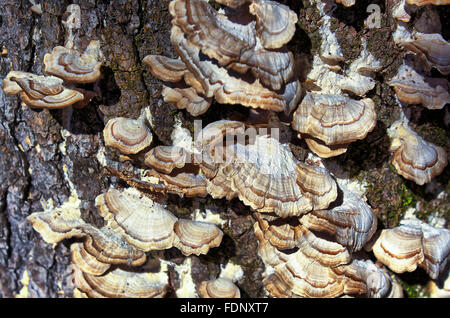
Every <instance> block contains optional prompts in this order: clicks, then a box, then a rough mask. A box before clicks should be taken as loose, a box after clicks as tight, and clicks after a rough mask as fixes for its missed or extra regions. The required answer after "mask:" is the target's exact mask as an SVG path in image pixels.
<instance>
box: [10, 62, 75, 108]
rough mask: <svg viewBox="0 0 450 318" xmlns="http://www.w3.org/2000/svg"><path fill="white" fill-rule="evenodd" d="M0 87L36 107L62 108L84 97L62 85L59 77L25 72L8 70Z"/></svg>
mask: <svg viewBox="0 0 450 318" xmlns="http://www.w3.org/2000/svg"><path fill="white" fill-rule="evenodd" d="M2 88H3V91H4V92H5V93H6V94H9V95H14V94H20V98H21V99H22V102H24V103H25V104H27V105H28V106H30V107H36V108H49V109H55V108H64V107H67V106H71V105H73V104H75V103H77V102H81V101H82V100H83V99H84V95H83V94H82V93H81V92H79V91H77V90H74V89H69V88H66V87H64V86H63V80H62V79H60V78H57V77H54V76H39V75H35V74H31V73H26V72H17V71H11V72H9V73H8V75H7V76H6V78H5V79H4V80H3V87H2Z"/></svg>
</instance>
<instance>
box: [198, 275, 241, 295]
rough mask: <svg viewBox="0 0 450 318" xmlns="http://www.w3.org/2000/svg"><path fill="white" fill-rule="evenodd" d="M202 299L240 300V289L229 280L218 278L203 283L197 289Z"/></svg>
mask: <svg viewBox="0 0 450 318" xmlns="http://www.w3.org/2000/svg"><path fill="white" fill-rule="evenodd" d="M197 290H198V293H199V295H200V297H202V298H240V297H241V292H240V291H239V288H238V287H237V286H236V285H235V284H234V283H233V281H232V280H231V279H228V278H217V279H213V280H208V281H204V282H201V283H200V285H199V287H198V288H197Z"/></svg>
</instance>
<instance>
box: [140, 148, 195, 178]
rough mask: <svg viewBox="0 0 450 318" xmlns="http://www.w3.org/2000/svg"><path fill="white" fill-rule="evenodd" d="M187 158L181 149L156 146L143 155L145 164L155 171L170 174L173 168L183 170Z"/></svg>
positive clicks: (186, 154)
mask: <svg viewBox="0 0 450 318" xmlns="http://www.w3.org/2000/svg"><path fill="white" fill-rule="evenodd" d="M188 156H189V154H188V153H187V151H186V150H185V149H184V148H182V147H177V146H157V147H155V148H152V149H151V150H150V151H149V152H147V153H146V154H145V164H146V165H147V166H149V167H151V168H154V169H156V170H157V171H160V172H164V173H171V172H172V170H173V169H175V168H183V167H184V165H185V164H186V162H188Z"/></svg>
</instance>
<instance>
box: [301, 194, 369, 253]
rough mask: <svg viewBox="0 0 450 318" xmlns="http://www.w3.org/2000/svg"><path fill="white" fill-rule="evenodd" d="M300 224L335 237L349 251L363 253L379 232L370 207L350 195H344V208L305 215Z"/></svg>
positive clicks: (315, 211)
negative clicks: (367, 244) (364, 248)
mask: <svg viewBox="0 0 450 318" xmlns="http://www.w3.org/2000/svg"><path fill="white" fill-rule="evenodd" d="M300 223H301V224H303V225H304V226H306V227H307V228H308V229H310V230H314V231H318V232H324V233H328V234H330V235H333V236H334V237H335V238H336V241H337V242H338V243H340V244H342V245H344V246H347V248H348V249H349V250H350V251H359V250H361V248H362V247H363V246H364V245H365V244H366V243H367V242H368V241H369V240H370V238H371V237H372V236H373V234H374V233H375V230H376V228H377V219H376V217H375V215H374V214H373V212H372V210H371V209H370V207H369V206H368V205H367V203H365V202H364V200H363V199H361V198H359V197H358V196H356V195H355V194H354V193H352V192H350V191H343V198H342V203H341V204H338V205H336V206H334V207H332V208H331V209H329V210H314V211H311V212H310V213H308V214H305V215H302V217H301V218H300Z"/></svg>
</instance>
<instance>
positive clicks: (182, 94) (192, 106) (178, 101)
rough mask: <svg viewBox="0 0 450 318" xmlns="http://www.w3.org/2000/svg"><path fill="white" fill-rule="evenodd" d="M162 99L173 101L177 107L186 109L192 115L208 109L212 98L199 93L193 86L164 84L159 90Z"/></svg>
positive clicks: (168, 101) (202, 112) (200, 113)
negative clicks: (180, 86) (173, 86)
mask: <svg viewBox="0 0 450 318" xmlns="http://www.w3.org/2000/svg"><path fill="white" fill-rule="evenodd" d="M161 94H162V96H163V98H164V101H165V102H167V103H173V104H175V106H176V107H177V108H178V109H186V110H187V111H188V112H189V114H191V115H192V116H200V115H202V114H204V113H206V111H207V110H208V109H209V106H211V102H212V99H211V98H206V97H204V96H201V95H199V94H198V93H197V92H196V90H195V89H194V88H193V87H187V88H179V87H175V88H172V87H169V86H164V87H163V90H162V92H161Z"/></svg>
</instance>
